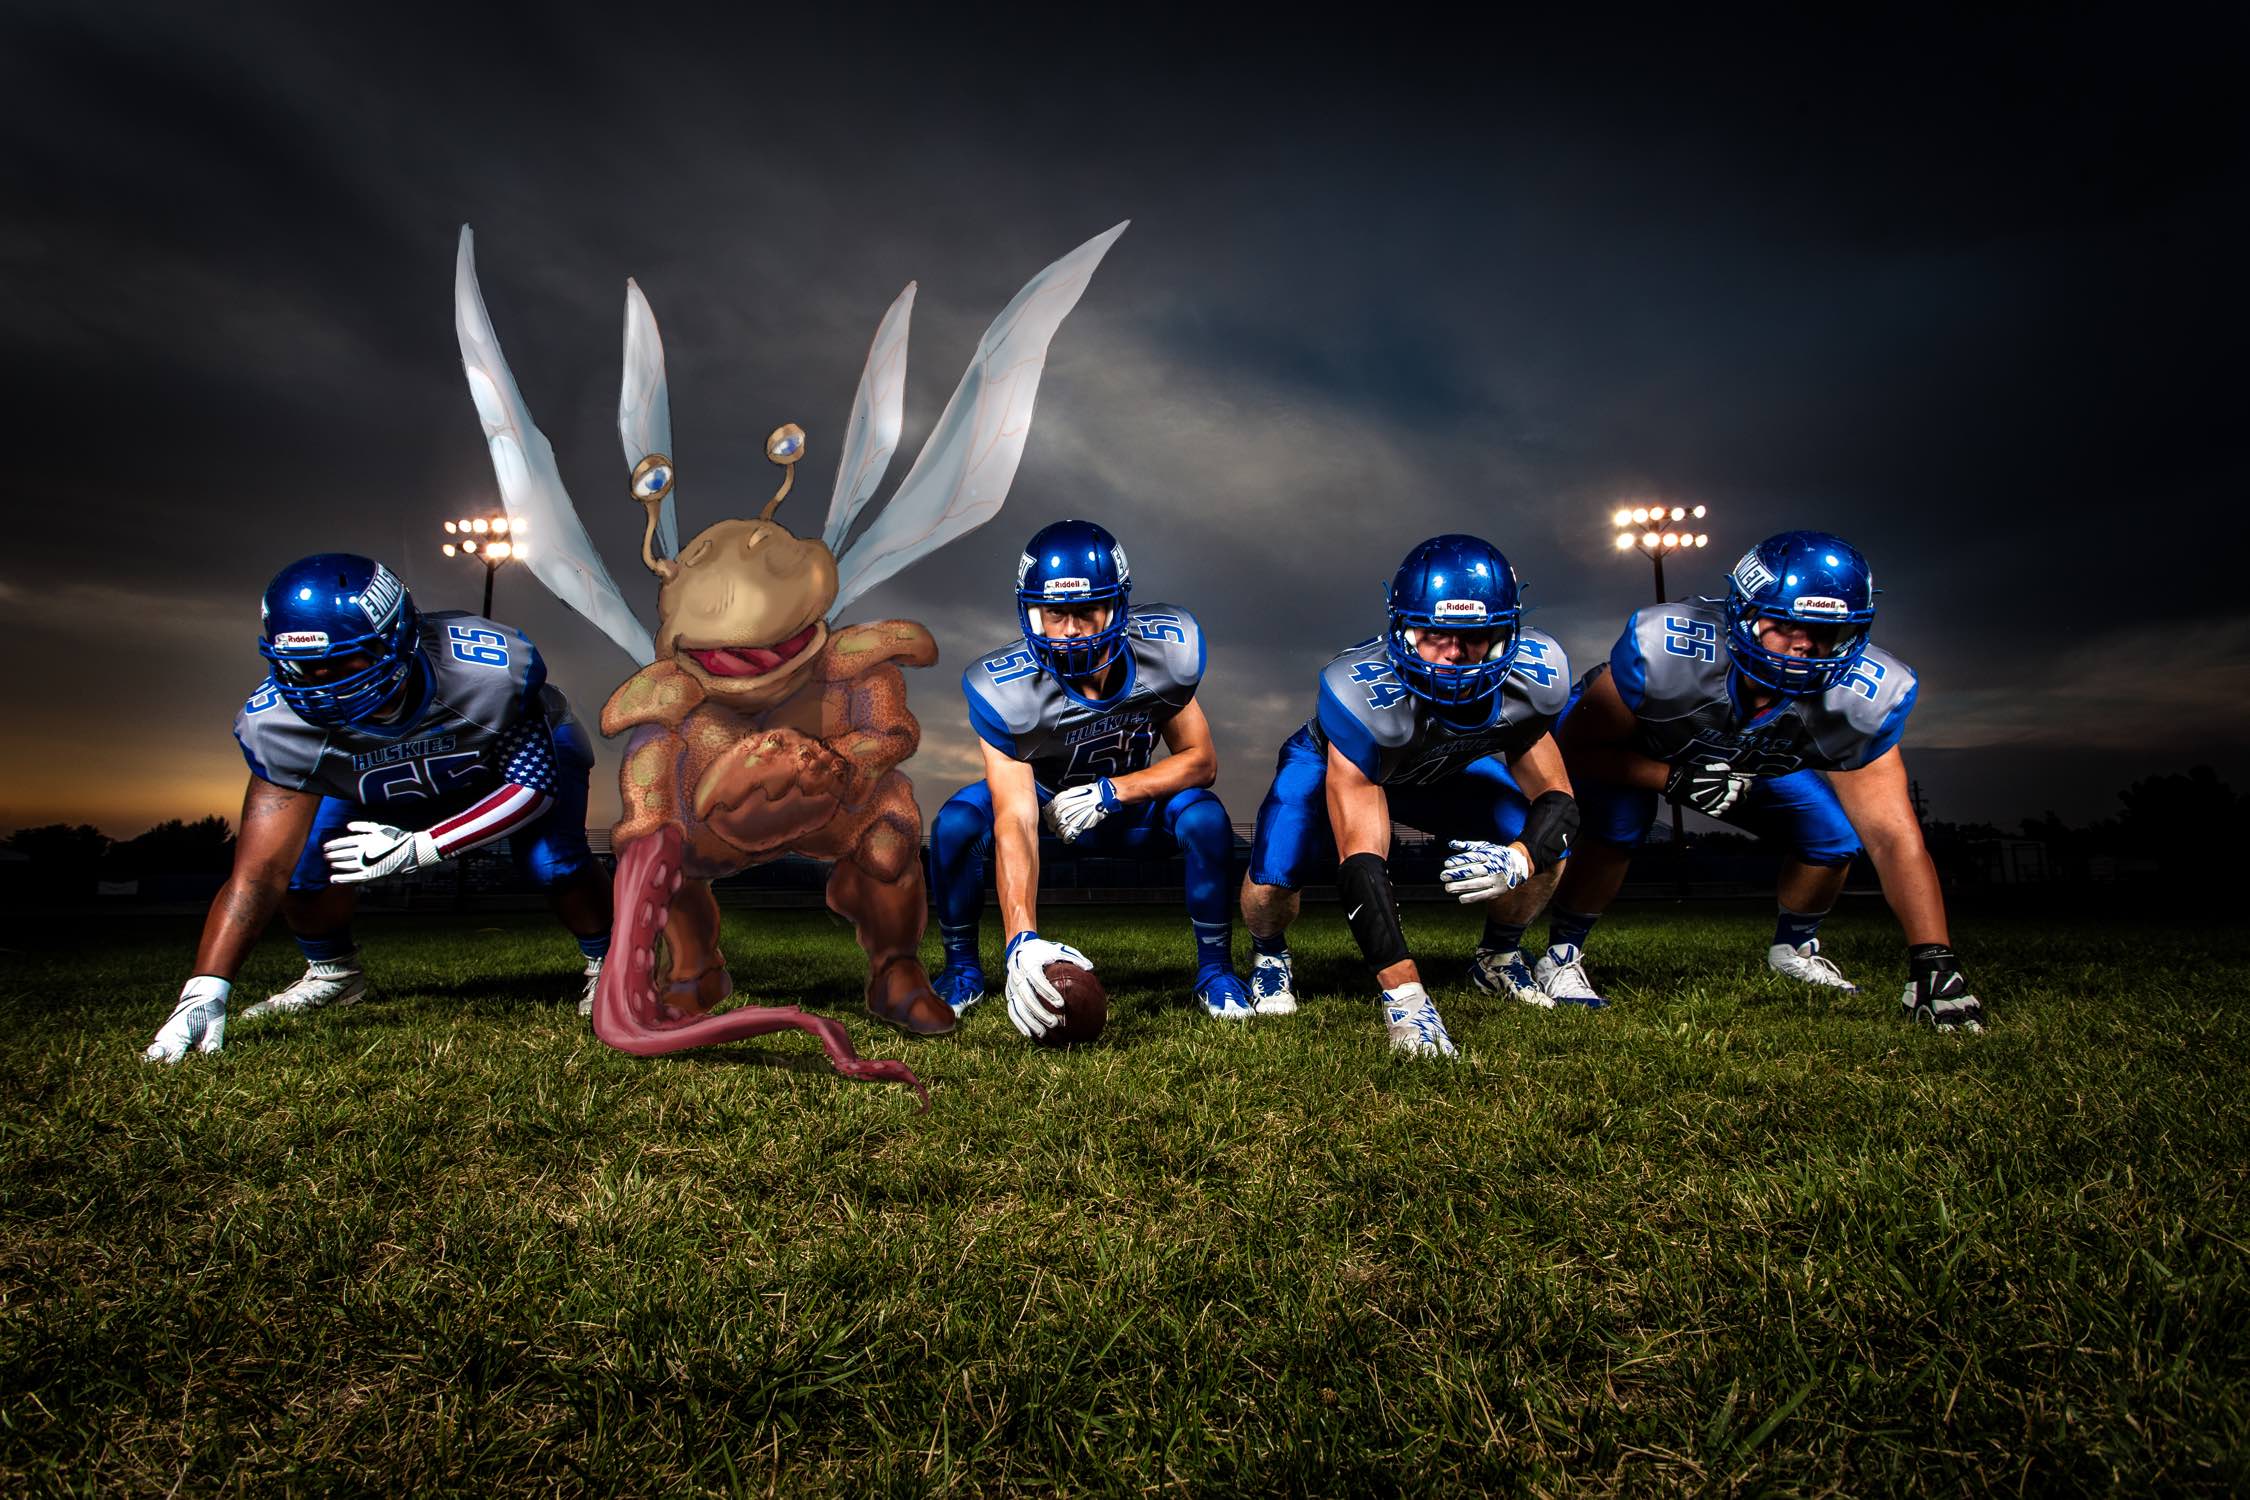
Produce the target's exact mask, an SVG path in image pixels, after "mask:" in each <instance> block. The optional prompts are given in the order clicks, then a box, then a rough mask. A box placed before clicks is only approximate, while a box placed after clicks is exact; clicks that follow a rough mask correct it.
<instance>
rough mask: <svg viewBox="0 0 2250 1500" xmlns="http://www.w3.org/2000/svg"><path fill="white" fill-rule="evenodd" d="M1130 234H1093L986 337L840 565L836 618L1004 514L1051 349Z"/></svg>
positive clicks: (1019, 297)
mask: <svg viewBox="0 0 2250 1500" xmlns="http://www.w3.org/2000/svg"><path fill="white" fill-rule="evenodd" d="M1127 222H1128V223H1129V222H1130V221H1129V220H1128V221H1127ZM1125 227H1126V226H1125V225H1124V224H1120V225H1118V226H1117V227H1116V228H1114V229H1111V230H1109V231H1108V232H1107V233H1104V234H1098V235H1096V236H1094V238H1092V239H1090V240H1088V241H1087V242H1086V243H1085V244H1083V245H1080V246H1079V247H1078V248H1077V249H1076V250H1073V251H1071V252H1070V254H1068V255H1066V256H1064V257H1063V258H1062V259H1061V260H1058V261H1056V262H1055V263H1054V264H1053V265H1051V266H1049V267H1047V269H1046V270H1044V271H1041V272H1040V273H1039V274H1038V275H1037V276H1034V277H1032V278H1031V280H1030V281H1029V282H1028V283H1027V284H1026V285H1025V286H1024V289H1023V290H1022V291H1020V292H1018V293H1016V297H1015V300H1014V301H1013V302H1010V303H1009V304H1008V305H1007V307H1006V308H1004V309H1002V311H1001V313H1000V316H999V317H997V318H995V319H994V320H993V322H992V326H991V327H990V328H988V329H986V330H985V333H984V338H983V340H982V341H980V342H979V343H978V345H977V352H976V357H975V358H974V359H972V360H971V361H970V362H969V369H968V373H967V374H965V375H963V376H962V377H961V384H960V385H959V386H957V387H955V388H954V392H953V399H952V400H950V401H948V402H946V403H945V412H944V414H943V415H941V416H940V417H939V418H938V421H937V426H936V427H935V428H934V429H932V430H931V433H930V440H929V442H927V443H925V444H924V445H923V447H922V453H921V456H920V457H918V458H916V459H915V460H914V467H913V468H912V469H910V470H908V471H907V475H906V478H905V479H903V480H901V481H900V482H899V487H898V493H897V494H895V495H893V496H892V497H891V499H890V503H889V504H887V505H885V506H884V507H883V508H882V511H881V513H880V514H879V515H877V516H876V518H875V521H874V524H872V525H871V526H869V527H868V528H867V530H866V532H865V533H864V534H863V535H862V536H861V537H860V539H859V540H858V541H857V542H854V543H853V544H852V546H851V549H850V550H849V551H847V552H846V553H845V554H844V555H843V556H842V557H840V558H838V559H837V564H836V572H837V582H838V587H837V590H836V604H835V608H834V610H831V611H830V613H831V614H834V613H836V612H838V611H841V610H843V609H844V608H845V607H846V606H847V605H849V604H850V603H851V602H852V601H853V600H854V599H856V598H858V597H859V596H860V595H861V594H864V593H866V592H867V591H868V590H869V589H871V588H873V587H874V586H875V585H876V584H878V583H881V582H882V581H883V580H884V579H886V578H888V577H890V576H891V575H892V574H893V573H896V572H898V571H899V570H900V569H901V568H904V567H906V566H907V565H908V564H910V563H912V562H914V561H916V560H917V559H919V558H922V557H926V556H928V555H929V554H930V553H932V552H934V551H936V550H937V549H938V548H940V547H942V546H944V545H945V544H946V543H947V542H950V541H953V540H955V539H956V538H958V537H963V536H966V535H968V534H969V533H970V532H972V531H974V530H976V529H977V528H978V527H979V526H982V525H983V524H984V523H985V522H987V521H989V520H991V519H992V518H993V516H994V515H996V514H997V513H998V512H999V509H1000V502H1001V501H1003V500H1005V499H1006V498H1007V497H1008V485H1009V482H1010V481H1012V480H1013V479H1014V478H1015V477H1016V465H1017V464H1018V463H1019V462H1020V461H1021V460H1022V458H1023V448H1024V443H1025V441H1026V440H1027V439H1028V438H1029V437H1030V436H1031V408H1032V403H1033V401H1034V400H1035V399H1036V398H1037V396H1038V394H1039V376H1040V372H1041V371H1043V370H1044V369H1045V368H1046V364H1047V345H1048V344H1049V343H1050V342H1051V341H1052V340H1053V338H1054V336H1055V330H1056V329H1057V328H1059V327H1061V326H1062V320H1063V319H1064V318H1065V317H1068V316H1069V314H1070V310H1071V309H1072V308H1074V307H1076V306H1077V305H1078V298H1079V296H1080V294H1081V293H1083V292H1084V291H1085V290H1086V283H1087V282H1088V281H1089V280H1090V279H1092V277H1093V274H1094V268H1095V267H1096V266H1098V265H1100V264H1101V260H1102V256H1103V254H1104V253H1105V252H1107V251H1108V249H1109V247H1110V246H1111V245H1112V244H1114V243H1116V241H1117V237H1118V236H1119V235H1121V234H1123V233H1124V232H1125Z"/></svg>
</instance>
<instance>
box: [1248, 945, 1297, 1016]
mask: <svg viewBox="0 0 2250 1500" xmlns="http://www.w3.org/2000/svg"><path fill="white" fill-rule="evenodd" d="M1250 999H1251V1001H1252V1003H1253V1004H1254V1005H1255V1006H1256V1007H1257V1011H1258V1014H1259V1015H1261V1016H1293V1015H1295V1014H1296V1013H1297V991H1296V988H1295V980H1294V979H1293V978H1292V977H1291V975H1290V973H1289V955H1288V954H1286V953H1253V954H1252V955H1251V956H1250Z"/></svg>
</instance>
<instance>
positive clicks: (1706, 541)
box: [1695, 505, 1711, 547]
mask: <svg viewBox="0 0 2250 1500" xmlns="http://www.w3.org/2000/svg"><path fill="white" fill-rule="evenodd" d="M1696 509H1697V510H1701V509H1703V507H1702V506H1700V505H1698V506H1697V507H1696ZM1695 545H1697V546H1698V547H1708V546H1710V545H1711V534H1710V533H1709V532H1707V531H1699V532H1697V533H1696V534H1695Z"/></svg>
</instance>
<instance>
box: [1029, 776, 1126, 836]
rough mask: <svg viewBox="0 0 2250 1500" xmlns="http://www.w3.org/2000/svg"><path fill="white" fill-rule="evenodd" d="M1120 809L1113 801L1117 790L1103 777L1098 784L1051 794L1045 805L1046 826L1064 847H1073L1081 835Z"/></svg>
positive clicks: (1090, 782) (1095, 782)
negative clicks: (1059, 839)
mask: <svg viewBox="0 0 2250 1500" xmlns="http://www.w3.org/2000/svg"><path fill="white" fill-rule="evenodd" d="M1122 806H1124V804H1123V803H1121V802H1119V801H1118V800H1117V788H1116V787H1114V786H1111V785H1110V783H1109V778H1108V777H1106V776H1104V777H1103V778H1102V779H1101V780H1099V781H1089V782H1087V783H1086V784H1085V785H1084V786H1074V787H1072V788H1071V789H1070V790H1069V791H1067V792H1057V793H1055V795H1054V796H1053V797H1052V798H1051V799H1049V801H1048V803H1047V811H1046V821H1047V826H1048V827H1050V828H1052V829H1054V830H1055V833H1056V835H1057V836H1058V837H1059V838H1061V839H1062V841H1063V842H1064V843H1066V844H1075V843H1077V842H1078V840H1079V837H1080V836H1081V835H1083V834H1084V833H1086V832H1087V831H1088V830H1089V829H1091V828H1092V827H1093V826H1094V825H1095V824H1096V823H1099V822H1100V821H1101V820H1102V819H1104V818H1106V817H1108V816H1109V815H1110V814H1111V813H1113V812H1115V811H1117V809H1118V808H1120V807H1122Z"/></svg>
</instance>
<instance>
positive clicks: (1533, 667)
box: [1508, 627, 1571, 719]
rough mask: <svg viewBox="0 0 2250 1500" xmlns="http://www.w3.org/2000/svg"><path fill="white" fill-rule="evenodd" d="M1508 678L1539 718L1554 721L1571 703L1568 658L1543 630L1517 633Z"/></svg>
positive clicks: (1559, 645) (1556, 642) (1526, 629)
mask: <svg viewBox="0 0 2250 1500" xmlns="http://www.w3.org/2000/svg"><path fill="white" fill-rule="evenodd" d="M1508 675H1509V677H1510V678H1511V679H1512V680H1513V681H1514V683H1515V686H1516V691H1517V692H1518V693H1519V694H1521V695H1522V697H1523V700H1524V702H1526V703H1528V704H1529V705H1530V706H1531V711H1532V712H1533V713H1535V714H1537V715H1539V716H1540V717H1541V718H1545V719H1552V718H1554V717H1555V716H1556V715H1558V714H1560V713H1561V712H1562V711H1563V705H1564V704H1565V703H1567V702H1569V701H1570V680H1571V679H1570V657H1569V656H1567V655H1566V654H1564V652H1563V648H1562V644H1561V643H1560V642H1558V641H1557V640H1556V639H1555V638H1554V637H1553V636H1551V635H1549V634H1547V632H1546V631H1544V630H1535V629H1530V628H1528V627H1527V628H1525V629H1523V630H1520V631H1518V632H1517V638H1516V664H1515V667H1514V669H1513V670H1512V671H1511V672H1509V674H1508Z"/></svg>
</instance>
